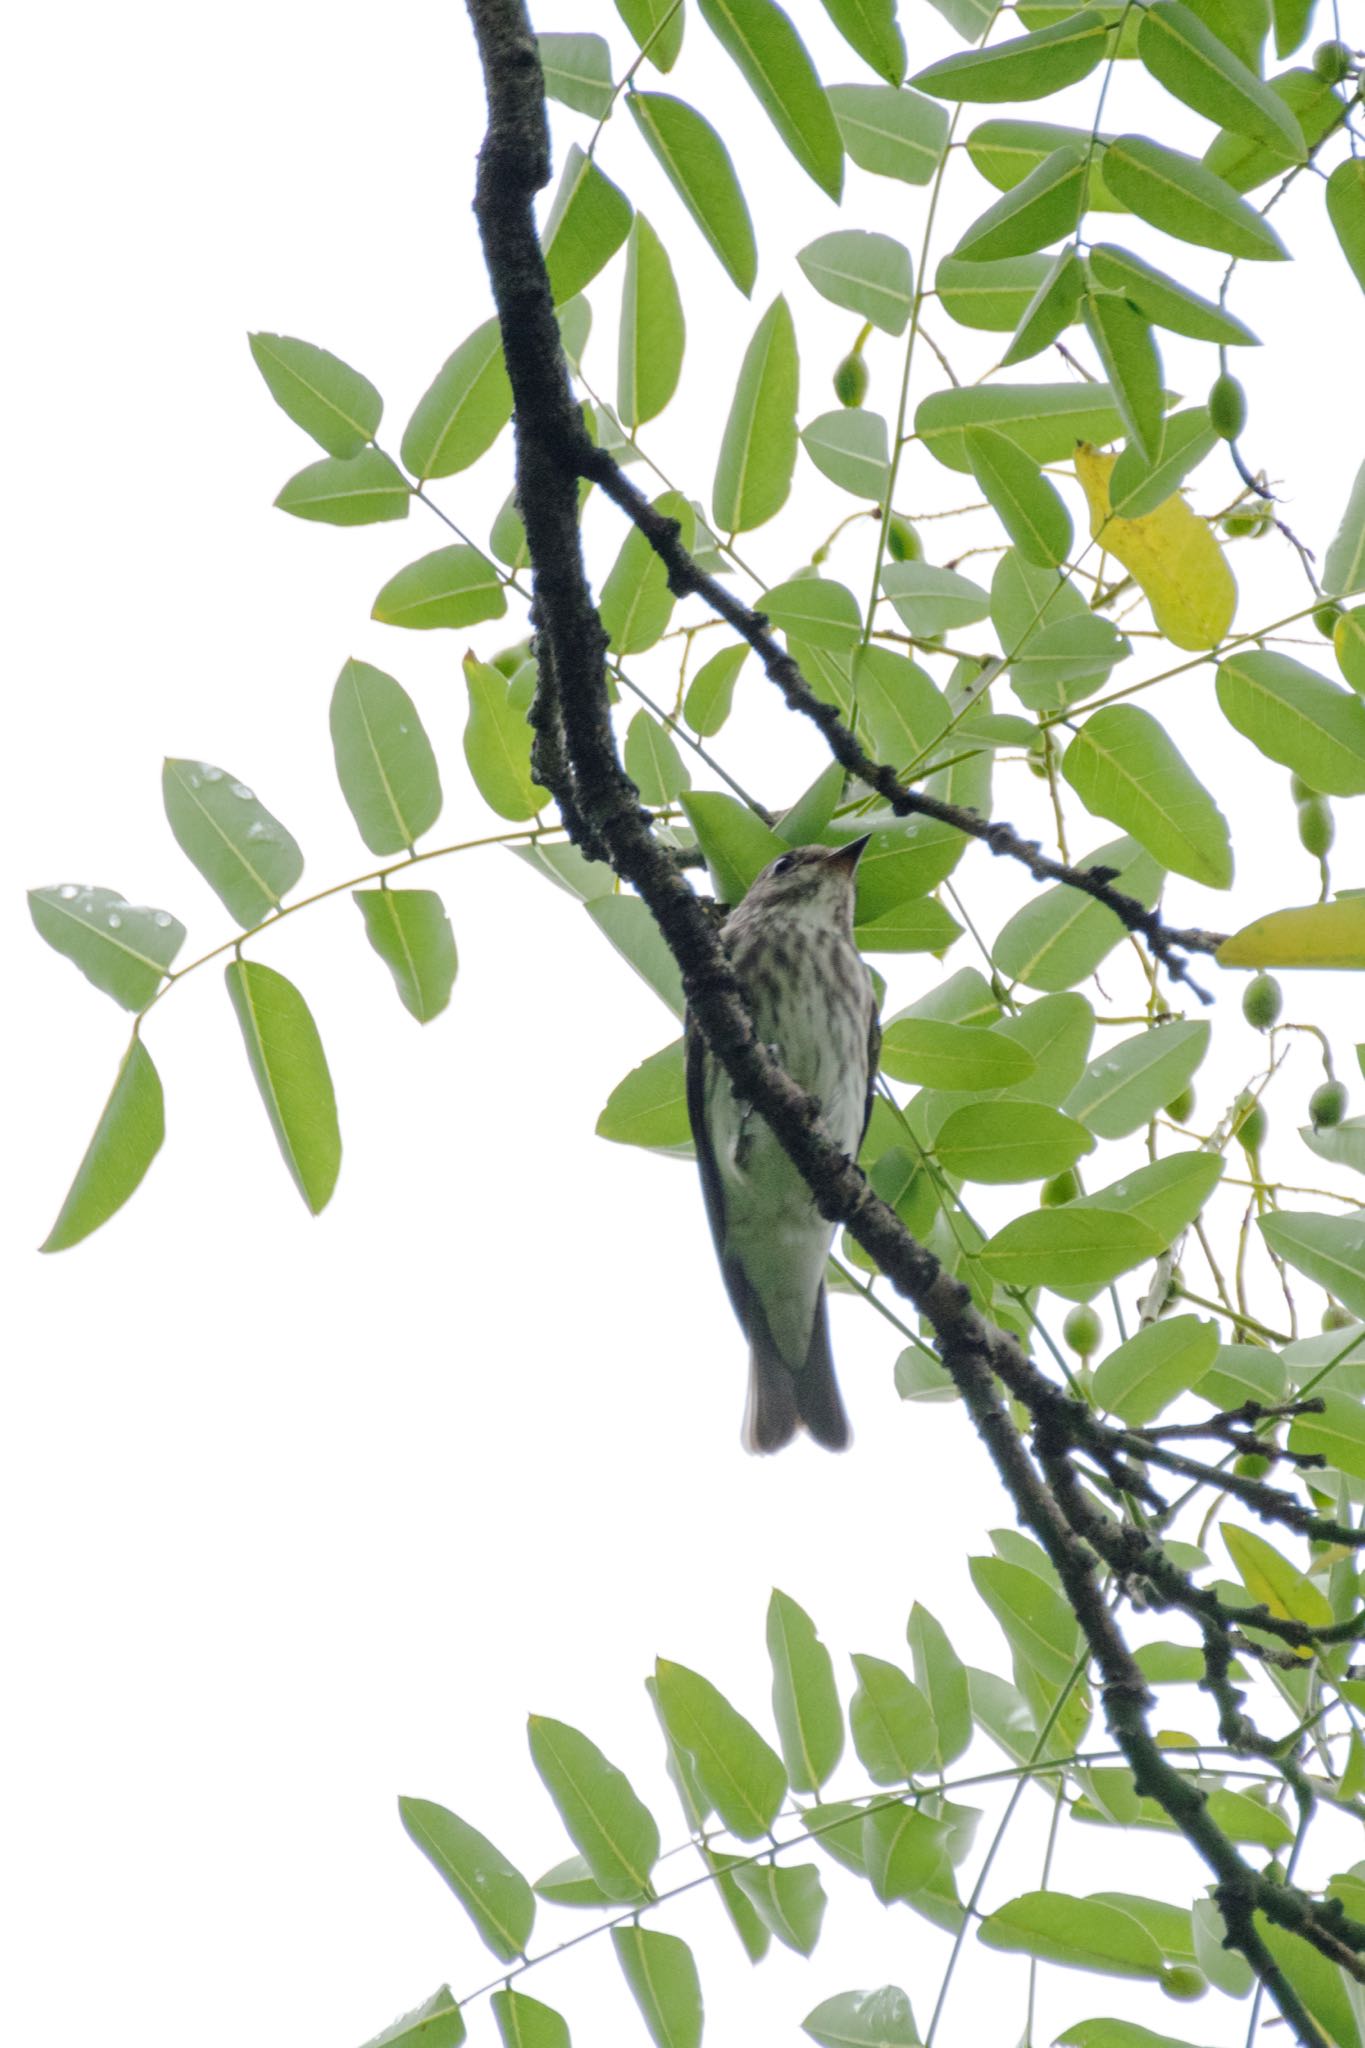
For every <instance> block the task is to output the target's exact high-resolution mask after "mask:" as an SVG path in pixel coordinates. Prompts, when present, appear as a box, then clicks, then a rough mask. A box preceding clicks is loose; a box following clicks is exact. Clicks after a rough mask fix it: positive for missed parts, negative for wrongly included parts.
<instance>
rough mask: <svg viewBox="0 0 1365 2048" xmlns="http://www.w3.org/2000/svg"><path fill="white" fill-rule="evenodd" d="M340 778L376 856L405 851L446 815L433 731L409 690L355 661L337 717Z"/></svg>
mask: <svg viewBox="0 0 1365 2048" xmlns="http://www.w3.org/2000/svg"><path fill="white" fill-rule="evenodd" d="M330 724H331V729H332V750H333V752H334V754H335V756H336V768H337V780H338V781H339V782H340V784H341V793H342V795H343V796H344V797H345V799H346V802H347V804H348V805H349V806H350V811H351V816H352V817H353V818H354V819H355V821H356V824H357V825H358V826H359V828H360V836H361V838H362V839H363V840H364V842H365V844H366V845H367V846H368V847H369V849H370V852H371V853H401V852H403V851H404V849H405V848H411V846H412V844H413V842H414V840H416V839H419V838H420V837H421V835H422V834H423V833H424V832H428V831H430V829H431V827H432V826H433V825H434V824H435V823H436V820H437V818H438V817H439V816H440V813H441V777H440V773H439V771H438V769H437V766H436V756H435V754H434V753H433V751H432V746H431V741H430V740H429V739H428V738H427V735H426V728H425V727H424V726H423V724H422V721H421V719H420V717H419V716H418V712H417V706H416V705H415V704H414V703H413V701H412V699H411V697H410V696H409V695H408V693H407V691H406V690H405V689H404V688H403V686H402V684H401V683H399V682H396V681H395V680H394V678H393V677H392V676H390V675H386V674H385V673H384V671H383V669H380V668H372V667H371V666H370V664H369V662H368V661H348V662H347V663H346V665H345V667H344V668H343V669H342V671H341V674H340V675H339V676H338V677H337V680H336V688H335V689H334V690H333V692H332V706H331V712H330Z"/></svg>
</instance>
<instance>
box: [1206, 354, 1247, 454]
mask: <svg viewBox="0 0 1365 2048" xmlns="http://www.w3.org/2000/svg"><path fill="white" fill-rule="evenodd" d="M1246 423H1247V395H1246V393H1245V391H1243V389H1242V387H1241V385H1240V384H1239V383H1238V382H1237V379H1236V378H1235V377H1230V376H1229V375H1228V374H1227V372H1226V371H1224V373H1223V375H1222V376H1221V377H1217V378H1215V380H1214V385H1213V389H1212V390H1211V391H1210V393H1209V425H1210V426H1211V427H1212V428H1213V431H1214V433H1215V434H1218V435H1220V436H1221V437H1222V439H1223V440H1224V441H1235V440H1236V439H1237V436H1238V435H1239V434H1240V433H1241V431H1242V429H1243V427H1244V426H1245V425H1246Z"/></svg>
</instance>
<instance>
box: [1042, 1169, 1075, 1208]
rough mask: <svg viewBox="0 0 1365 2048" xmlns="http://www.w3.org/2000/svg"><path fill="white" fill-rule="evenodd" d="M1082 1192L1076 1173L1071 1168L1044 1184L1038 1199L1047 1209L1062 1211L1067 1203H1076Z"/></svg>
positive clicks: (1055, 1174)
mask: <svg viewBox="0 0 1365 2048" xmlns="http://www.w3.org/2000/svg"><path fill="white" fill-rule="evenodd" d="M1080 1191H1081V1184H1080V1182H1079V1181H1078V1180H1077V1178H1076V1175H1075V1171H1074V1169H1073V1168H1071V1167H1070V1166H1068V1167H1066V1168H1065V1169H1064V1170H1063V1171H1062V1172H1061V1173H1054V1174H1053V1176H1052V1179H1051V1180H1045V1181H1044V1182H1043V1187H1042V1193H1041V1194H1040V1195H1039V1197H1038V1199H1039V1201H1040V1202H1041V1203H1042V1205H1043V1207H1044V1208H1045V1209H1060V1208H1061V1207H1062V1206H1063V1204H1064V1203H1066V1202H1074V1201H1075V1199H1076V1197H1077V1195H1078V1194H1079V1193H1080Z"/></svg>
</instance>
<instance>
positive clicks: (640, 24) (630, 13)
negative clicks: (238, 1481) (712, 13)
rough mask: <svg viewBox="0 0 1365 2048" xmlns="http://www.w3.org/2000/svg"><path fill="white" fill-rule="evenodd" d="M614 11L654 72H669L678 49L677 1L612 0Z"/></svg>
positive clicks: (680, 35) (680, 34) (680, 11)
mask: <svg viewBox="0 0 1365 2048" xmlns="http://www.w3.org/2000/svg"><path fill="white" fill-rule="evenodd" d="M616 12H617V13H618V14H619V15H620V17H621V19H622V21H623V22H624V23H625V25H626V27H627V28H628V29H629V30H630V32H631V34H632V35H633V36H634V38H635V40H636V42H637V43H638V45H639V47H640V49H641V50H642V51H646V50H647V51H648V53H649V61H650V63H651V64H653V65H654V67H655V69H656V70H658V71H671V70H672V69H673V66H674V65H675V64H676V63H677V61H678V52H679V51H680V50H681V49H682V39H683V23H684V20H685V18H686V17H685V14H684V11H683V7H682V5H681V0H616Z"/></svg>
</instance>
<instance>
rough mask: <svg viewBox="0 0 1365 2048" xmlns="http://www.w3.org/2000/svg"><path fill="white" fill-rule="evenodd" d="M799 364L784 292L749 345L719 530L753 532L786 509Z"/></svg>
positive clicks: (723, 447) (724, 449)
mask: <svg viewBox="0 0 1365 2048" xmlns="http://www.w3.org/2000/svg"><path fill="white" fill-rule="evenodd" d="M798 377H799V367H798V363H797V355H796V330H795V328H794V327H793V326H792V316H791V313H790V312H789V310H788V307H787V302H786V300H785V299H784V298H781V297H778V298H776V299H774V300H773V303H772V305H771V306H770V307H769V308H768V310H767V312H766V313H765V314H764V315H763V318H762V319H761V320H760V321H759V323H758V326H757V328H756V329H755V330H754V336H753V339H752V341H751V342H750V343H749V346H748V348H747V349H746V350H745V352H744V361H743V362H742V364H741V365H740V372H739V381H738V383H737V384H736V386H735V395H734V398H733V400H732V401H731V405H730V415H729V418H728V419H727V420H726V422H725V432H724V435H723V436H722V439H721V444H720V460H719V462H718V463H717V465H716V482H715V490H714V493H713V496H712V500H711V503H712V518H713V520H714V523H715V526H716V530H717V532H719V533H727V534H729V533H748V532H749V531H750V530H751V529H752V528H753V527H755V526H762V525H763V524H764V523H765V522H766V521H767V520H769V519H771V518H772V517H773V515H774V513H776V512H779V511H780V510H781V509H782V507H783V505H785V504H786V502H787V496H788V493H789V492H790V490H791V481H792V470H793V469H794V467H795V465H796V401H797V383H798Z"/></svg>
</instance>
